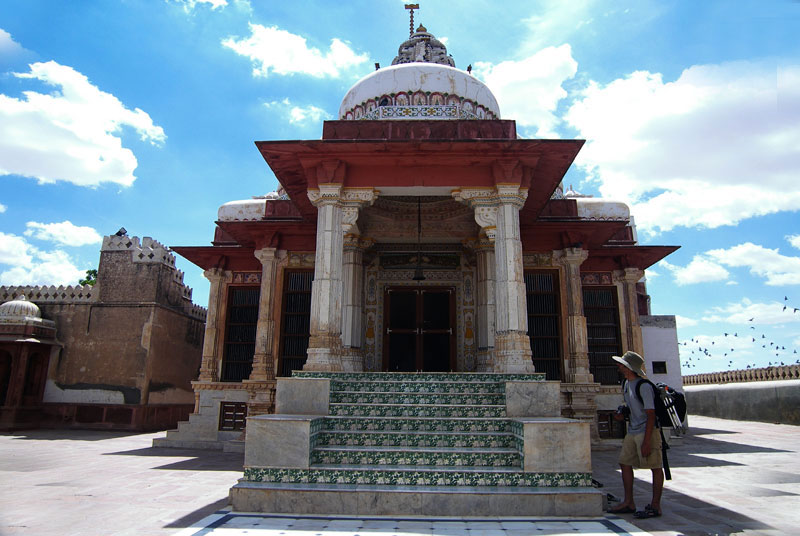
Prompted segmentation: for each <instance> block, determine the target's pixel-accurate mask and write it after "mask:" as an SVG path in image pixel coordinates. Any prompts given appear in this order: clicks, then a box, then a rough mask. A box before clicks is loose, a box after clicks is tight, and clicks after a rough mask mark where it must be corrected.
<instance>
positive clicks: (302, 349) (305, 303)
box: [278, 270, 314, 376]
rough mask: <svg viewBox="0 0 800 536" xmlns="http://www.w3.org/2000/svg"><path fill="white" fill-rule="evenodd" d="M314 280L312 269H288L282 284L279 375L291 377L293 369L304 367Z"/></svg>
mask: <svg viewBox="0 0 800 536" xmlns="http://www.w3.org/2000/svg"><path fill="white" fill-rule="evenodd" d="M313 280H314V272H312V271H308V270H303V271H287V272H286V276H285V279H284V284H283V301H282V303H283V311H282V313H281V343H280V367H279V369H278V376H291V375H292V371H293V370H301V369H302V368H303V365H305V363H306V357H307V355H306V351H307V350H308V337H309V329H310V328H309V326H310V323H311V282H312V281H313Z"/></svg>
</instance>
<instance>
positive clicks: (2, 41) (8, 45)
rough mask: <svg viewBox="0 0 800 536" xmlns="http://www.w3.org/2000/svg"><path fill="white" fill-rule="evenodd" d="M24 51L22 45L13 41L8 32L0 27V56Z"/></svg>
mask: <svg viewBox="0 0 800 536" xmlns="http://www.w3.org/2000/svg"><path fill="white" fill-rule="evenodd" d="M24 51H25V49H24V48H22V45H20V44H19V43H17V42H16V41H14V39H13V38H12V37H11V34H10V33H8V32H7V31H5V30H4V29H2V28H0V57H1V56H15V55H17V54H19V53H20V52H24Z"/></svg>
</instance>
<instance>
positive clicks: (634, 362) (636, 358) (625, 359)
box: [611, 352, 647, 378]
mask: <svg viewBox="0 0 800 536" xmlns="http://www.w3.org/2000/svg"><path fill="white" fill-rule="evenodd" d="M611 359H613V360H614V361H616V362H617V363H619V364H621V365H624V366H625V367H626V368H628V369H630V370H631V371H633V373H634V374H636V375H637V376H641V377H642V378H646V377H647V373H645V371H644V358H643V357H642V356H640V355H639V354H637V353H636V352H625V354H624V355H623V356H622V357H619V356H618V355H612V356H611Z"/></svg>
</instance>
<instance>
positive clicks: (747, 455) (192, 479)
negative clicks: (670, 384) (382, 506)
mask: <svg viewBox="0 0 800 536" xmlns="http://www.w3.org/2000/svg"><path fill="white" fill-rule="evenodd" d="M690 419H691V423H692V426H693V428H692V430H691V432H690V434H689V436H688V437H687V438H685V439H684V440H683V443H682V444H681V445H676V446H675V447H674V448H673V449H672V450H670V464H671V466H672V476H673V480H672V481H670V482H668V483H667V488H666V491H665V494H664V500H663V503H662V504H663V507H664V515H663V516H662V517H660V518H657V519H649V520H634V519H633V517H632V516H622V519H620V518H618V517H616V516H607V517H605V518H600V519H597V520H579V519H571V520H523V519H515V520H497V519H494V520H492V519H488V520H483V521H481V522H480V524H475V523H473V524H467V525H459V524H456V525H452V524H451V525H449V528H450V529H455V530H446V529H447V528H448V527H447V526H444V528H442V527H443V526H442V525H441V523H442V522H448V523H452V522H453V521H454V520H440V521H439V523H440V524H439V525H434V524H433V521H432V520H425V521H424V525H419V524H415V523H414V521H419V520H406V521H403V523H400V520H388V521H389V523H390V524H391V523H392V522H393V523H394V524H395V526H394V527H393V528H392V527H388V526H387V525H386V524H383V526H381V523H379V522H378V521H379V520H366V522H365V520H350V521H347V520H342V519H338V520H335V519H324V518H320V519H316V520H314V519H307V518H306V519H295V518H292V517H291V516H273V517H272V518H267V517H253V516H244V515H234V516H228V517H227V518H226V517H225V514H224V513H222V514H216V515H215V512H218V511H220V510H221V509H223V508H224V507H225V505H226V503H227V493H228V489H229V488H230V486H231V485H233V484H234V483H235V482H236V480H237V478H239V476H240V475H241V465H242V456H241V455H236V454H223V453H219V452H213V451H211V452H209V451H199V450H178V449H163V448H152V447H150V442H151V440H152V438H153V437H161V436H162V435H163V434H122V433H112V432H90V431H44V430H43V431H32V432H25V433H17V434H0V483H2V486H0V535H3V536H6V535H18V534H25V535H36V536H40V535H41V536H49V535H74V536H82V535H87V536H88V535H91V536H97V535H137V536H138V535H158V536H167V535H173V536H176V535H177V534H178V533H180V536H184V535H188V534H193V535H194V534H196V535H200V534H207V535H213V536H216V535H222V534H225V535H231V536H232V535H238V534H250V535H258V536H267V535H270V536H271V535H273V534H274V535H278V534H281V533H284V534H285V535H286V536H301V535H305V534H321V533H324V534H333V533H334V532H336V533H337V534H340V535H349V534H356V533H358V534H361V535H364V536H365V535H366V534H370V533H377V532H380V533H381V534H382V535H384V536H389V535H390V534H392V533H399V532H403V533H404V534H406V535H410V534H432V533H435V534H439V533H440V532H441V533H442V534H445V533H446V534H468V535H472V536H477V535H478V534H480V535H484V536H488V535H489V534H502V533H505V534H507V535H508V536H511V535H516V534H525V533H526V531H529V532H528V533H530V534H559V533H567V534H576V533H593V534H602V533H615V532H616V533H626V532H627V533H636V530H637V529H636V527H639V528H640V529H641V531H642V532H649V533H651V534H655V535H659V536H662V535H663V536H666V535H676V534H686V535H689V536H692V535H701V534H702V535H705V534H726V535H727V534H735V533H742V532H743V533H747V534H765V535H777V534H800V501H798V495H800V463H799V462H798V454H800V427H796V426H786V425H773V424H763V423H753V422H743V421H728V420H722V419H712V418H709V417H695V416H693V417H691V418H690ZM616 455H617V447H616V446H614V445H610V444H604V445H601V446H599V447H597V448H596V449H595V452H594V465H595V472H594V476H595V478H596V479H597V480H599V481H601V482H603V483H604V484H605V487H604V488H603V490H604V491H607V492H609V493H611V494H613V495H616V496H621V495H622V490H621V484H620V482H619V472H618V470H617V467H616ZM636 477H637V480H636V492H637V505H638V506H639V507H643V506H644V505H645V504H646V503H647V502H648V499H649V472H647V474H645V472H641V473H640V472H638V471H637V474H636ZM208 516H212V517H210V518H209V517H208ZM201 520H204V521H202V522H201ZM380 521H387V520H380ZM409 521H410V523H409ZM358 522H360V525H358ZM631 522H633V523H634V525H636V527H634V526H632V525H630V524H628V523H631ZM487 523H489V524H492V523H494V524H492V525H491V527H490V526H489V524H487ZM503 523H506V525H505V526H504V525H503ZM515 523H517V524H515ZM524 523H528V524H527V525H525V524H524ZM498 524H499V527H498ZM209 525H212V526H209ZM356 525H358V526H356ZM428 525H430V528H428ZM203 527H206V528H205V529H204V528H203ZM301 527H302V528H301ZM323 531H324V532H323ZM356 531H358V532H356ZM414 531H416V532H414ZM459 531H460V532H459ZM640 534H641V532H640Z"/></svg>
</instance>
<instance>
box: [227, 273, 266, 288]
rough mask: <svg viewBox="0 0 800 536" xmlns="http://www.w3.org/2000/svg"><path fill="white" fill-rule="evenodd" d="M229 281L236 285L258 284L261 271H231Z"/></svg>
mask: <svg viewBox="0 0 800 536" xmlns="http://www.w3.org/2000/svg"><path fill="white" fill-rule="evenodd" d="M231 283H234V284H237V285H260V284H261V272H233V280H232V281H231Z"/></svg>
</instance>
